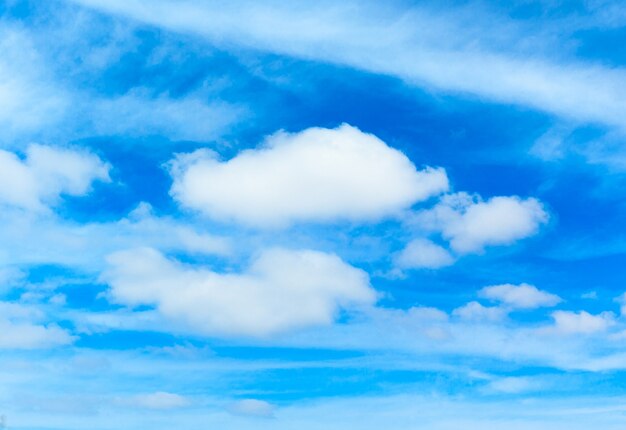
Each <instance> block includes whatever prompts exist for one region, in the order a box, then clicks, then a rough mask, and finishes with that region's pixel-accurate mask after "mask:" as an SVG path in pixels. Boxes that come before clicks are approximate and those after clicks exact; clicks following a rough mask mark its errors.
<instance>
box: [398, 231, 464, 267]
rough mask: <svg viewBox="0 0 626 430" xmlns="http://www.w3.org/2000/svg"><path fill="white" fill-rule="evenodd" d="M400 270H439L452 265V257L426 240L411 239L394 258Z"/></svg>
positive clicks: (438, 246) (443, 249)
mask: <svg viewBox="0 0 626 430" xmlns="http://www.w3.org/2000/svg"><path fill="white" fill-rule="evenodd" d="M394 262H395V265H396V266H397V267H398V268H400V269H422V268H424V269H439V268H441V267H445V266H449V265H451V264H453V263H454V257H453V256H452V255H451V254H450V253H449V252H448V251H447V250H446V249H445V248H443V247H442V246H440V245H437V244H436V243H434V242H432V241H431V240H428V239H423V238H419V239H413V240H412V241H411V242H409V243H408V244H407V245H406V247H405V248H404V249H403V250H402V251H400V253H398V254H397V255H396V256H395V258H394Z"/></svg>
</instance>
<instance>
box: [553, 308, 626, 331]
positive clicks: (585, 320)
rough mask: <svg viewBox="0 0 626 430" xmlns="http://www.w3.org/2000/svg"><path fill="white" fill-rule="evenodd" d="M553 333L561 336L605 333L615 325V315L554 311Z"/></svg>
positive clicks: (608, 313) (609, 313) (610, 313)
mask: <svg viewBox="0 0 626 430" xmlns="http://www.w3.org/2000/svg"><path fill="white" fill-rule="evenodd" d="M552 318H553V319H554V326H553V328H554V331H556V332H557V333H562V334H593V333H599V332H604V331H606V330H607V329H608V328H609V327H610V326H612V325H613V324H615V315H614V314H613V313H612V312H602V313H600V314H598V315H592V314H590V313H589V312H587V311H580V312H571V311H555V312H553V313H552Z"/></svg>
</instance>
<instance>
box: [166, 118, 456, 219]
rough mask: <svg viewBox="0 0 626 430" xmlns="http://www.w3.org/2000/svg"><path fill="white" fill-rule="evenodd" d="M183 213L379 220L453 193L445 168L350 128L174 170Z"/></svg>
mask: <svg viewBox="0 0 626 430" xmlns="http://www.w3.org/2000/svg"><path fill="white" fill-rule="evenodd" d="M171 172H172V176H173V179H174V184H173V186H172V189H171V194H172V196H173V197H174V198H175V199H176V200H177V201H178V202H180V203H181V204H182V205H183V206H186V207H188V208H192V209H196V210H199V211H201V212H203V213H204V214H206V215H208V216H210V217H215V218H219V219H227V220H234V221H238V222H241V223H244V224H248V225H254V226H276V225H285V224H289V223H292V222H296V221H317V222H324V221H333V220H337V219H339V220H351V221H361V220H376V219H380V218H382V217H385V216H389V215H393V214H395V213H397V212H398V211H400V210H402V209H405V208H407V207H409V206H411V205H412V204H414V203H416V202H418V201H421V200H425V199H427V198H428V197H430V196H433V195H437V194H439V193H441V192H444V191H446V190H447V189H448V179H447V176H446V173H445V171H444V170H443V169H435V168H429V167H427V168H425V169H423V170H419V171H418V170H417V169H416V168H415V166H414V165H413V163H412V162H411V161H410V160H409V159H408V158H407V157H406V156H405V155H404V154H402V153H401V152H400V151H398V150H396V149H393V148H391V147H389V146H388V145H386V144H385V143H384V142H383V141H381V140H380V139H378V138H377V137H375V136H373V135H371V134H367V133H363V132H362V131H360V130H358V129H356V128H354V127H351V126H349V125H345V124H344V125H342V126H340V127H338V128H335V129H324V128H310V129H307V130H304V131H302V132H300V133H294V134H289V133H284V132H279V133H277V134H274V135H271V136H269V137H268V138H267V139H266V141H265V143H264V145H263V146H262V147H260V148H257V149H253V150H246V151H243V152H241V153H240V154H238V155H237V156H236V157H234V158H232V159H230V160H228V161H220V160H219V159H218V157H217V156H216V155H215V154H214V153H211V152H209V151H206V150H200V151H197V152H194V153H192V154H185V155H181V156H179V157H178V158H177V159H176V160H174V161H173V162H172V164H171Z"/></svg>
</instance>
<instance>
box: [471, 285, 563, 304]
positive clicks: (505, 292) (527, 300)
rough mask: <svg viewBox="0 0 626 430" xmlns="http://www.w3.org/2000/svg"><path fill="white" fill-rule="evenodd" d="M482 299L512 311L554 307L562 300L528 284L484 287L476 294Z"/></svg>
mask: <svg viewBox="0 0 626 430" xmlns="http://www.w3.org/2000/svg"><path fill="white" fill-rule="evenodd" d="M478 295H479V296H480V297H482V298H485V299H489V300H493V301H497V302H500V303H502V304H503V305H506V306H510V307H511V308H513V309H535V308H540V307H550V306H555V305H556V304H558V303H560V302H561V301H562V300H561V298H560V297H559V296H557V295H554V294H550V293H548V292H546V291H541V290H539V289H537V287H535V286H534V285H528V284H520V285H513V284H502V285H492V286H489V287H485V288H483V289H482V290H480V291H479V292H478Z"/></svg>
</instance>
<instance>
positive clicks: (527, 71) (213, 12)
mask: <svg viewBox="0 0 626 430" xmlns="http://www.w3.org/2000/svg"><path fill="white" fill-rule="evenodd" d="M74 1H75V2H77V3H80V4H83V5H87V6H92V7H96V8H99V9H101V10H105V11H107V12H111V13H117V14H122V15H126V16H129V17H132V18H134V19H137V20H140V21H144V22H148V23H150V24H154V25H159V26H162V27H165V28H168V29H171V30H174V31H181V32H185V33H193V34H198V35H201V36H203V37H205V38H206V39H207V40H209V41H211V42H213V43H215V44H218V45H220V46H223V47H231V46H232V45H238V46H243V47H248V48H255V49H259V50H263V51H268V52H275V53H279V54H283V55H292V56H295V57H299V58H304V59H309V60H317V61H324V62H332V63H335V64H341V65H347V66H351V67H354V68H358V69H361V70H366V71H369V72H375V73H381V74H387V75H392V76H397V77H399V78H401V79H404V80H405V81H407V82H409V83H411V84H414V85H418V86H422V87H427V88H435V89H438V90H442V91H451V92H455V93H461V94H472V95H476V96H478V97H481V98H484V99H487V100H491V101H494V102H502V103H511V104H517V105H522V106H529V107H531V108H534V109H539V110H543V111H545V112H548V113H551V114H556V115H559V116H561V117H563V118H566V119H574V120H577V121H582V122H598V123H602V124H606V125H610V126H617V127H620V128H622V129H624V128H626V120H625V119H624V118H626V102H624V100H626V90H625V89H624V86H623V85H622V83H623V81H624V79H625V77H626V71H625V70H624V69H623V68H610V67H603V66H601V65H598V64H593V63H587V62H583V61H578V60H575V59H574V58H575V55H576V53H575V52H571V57H570V59H569V60H564V58H567V57H568V56H567V55H564V52H563V49H564V47H567V46H570V45H575V44H573V43H572V42H571V40H570V39H568V38H567V37H568V36H567V35H571V34H572V31H573V29H574V28H575V27H571V21H568V20H564V21H562V22H565V23H567V24H566V26H563V25H562V24H561V25H558V24H556V23H555V22H552V24H553V25H555V26H556V27H557V28H551V27H550V26H546V27H542V26H541V25H533V24H530V23H528V21H530V20H525V21H524V20H517V21H516V20H514V19H511V18H510V16H508V15H507V12H506V11H504V13H502V14H497V13H490V12H488V11H486V10H485V7H481V6H476V5H474V6H471V5H470V6H468V7H466V8H452V9H448V10H445V11H443V10H442V9H441V8H436V9H434V10H433V9H432V8H430V9H429V7H428V6H421V7H420V6H417V7H413V8H410V9H407V8H394V6H393V5H390V4H385V5H384V6H383V5H381V4H380V3H377V2H368V1H360V2H356V1H348V2H342V3H341V4H337V3H336V2H333V3H330V2H316V3H314V4H310V5H302V4H300V3H297V4H291V3H278V2H268V3H259V2H252V1H250V0H239V1H233V2H229V3H228V4H227V5H226V4H221V5H220V7H219V8H215V7H211V6H210V5H209V4H207V3H206V2H202V1H185V2H179V1H172V0H156V1H150V2H147V1H140V0H133V1H129V0H124V1H120V0H113V1H112V0H106V1H105V0H74ZM567 25H569V26H570V27H571V28H567ZM524 27H529V28H524ZM546 29H547V30H546ZM555 35H559V36H560V37H557V38H556V39H555ZM564 36H565V37H564ZM529 52H532V54H530V53H529ZM555 58H560V59H561V60H560V61H557V60H555Z"/></svg>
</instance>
